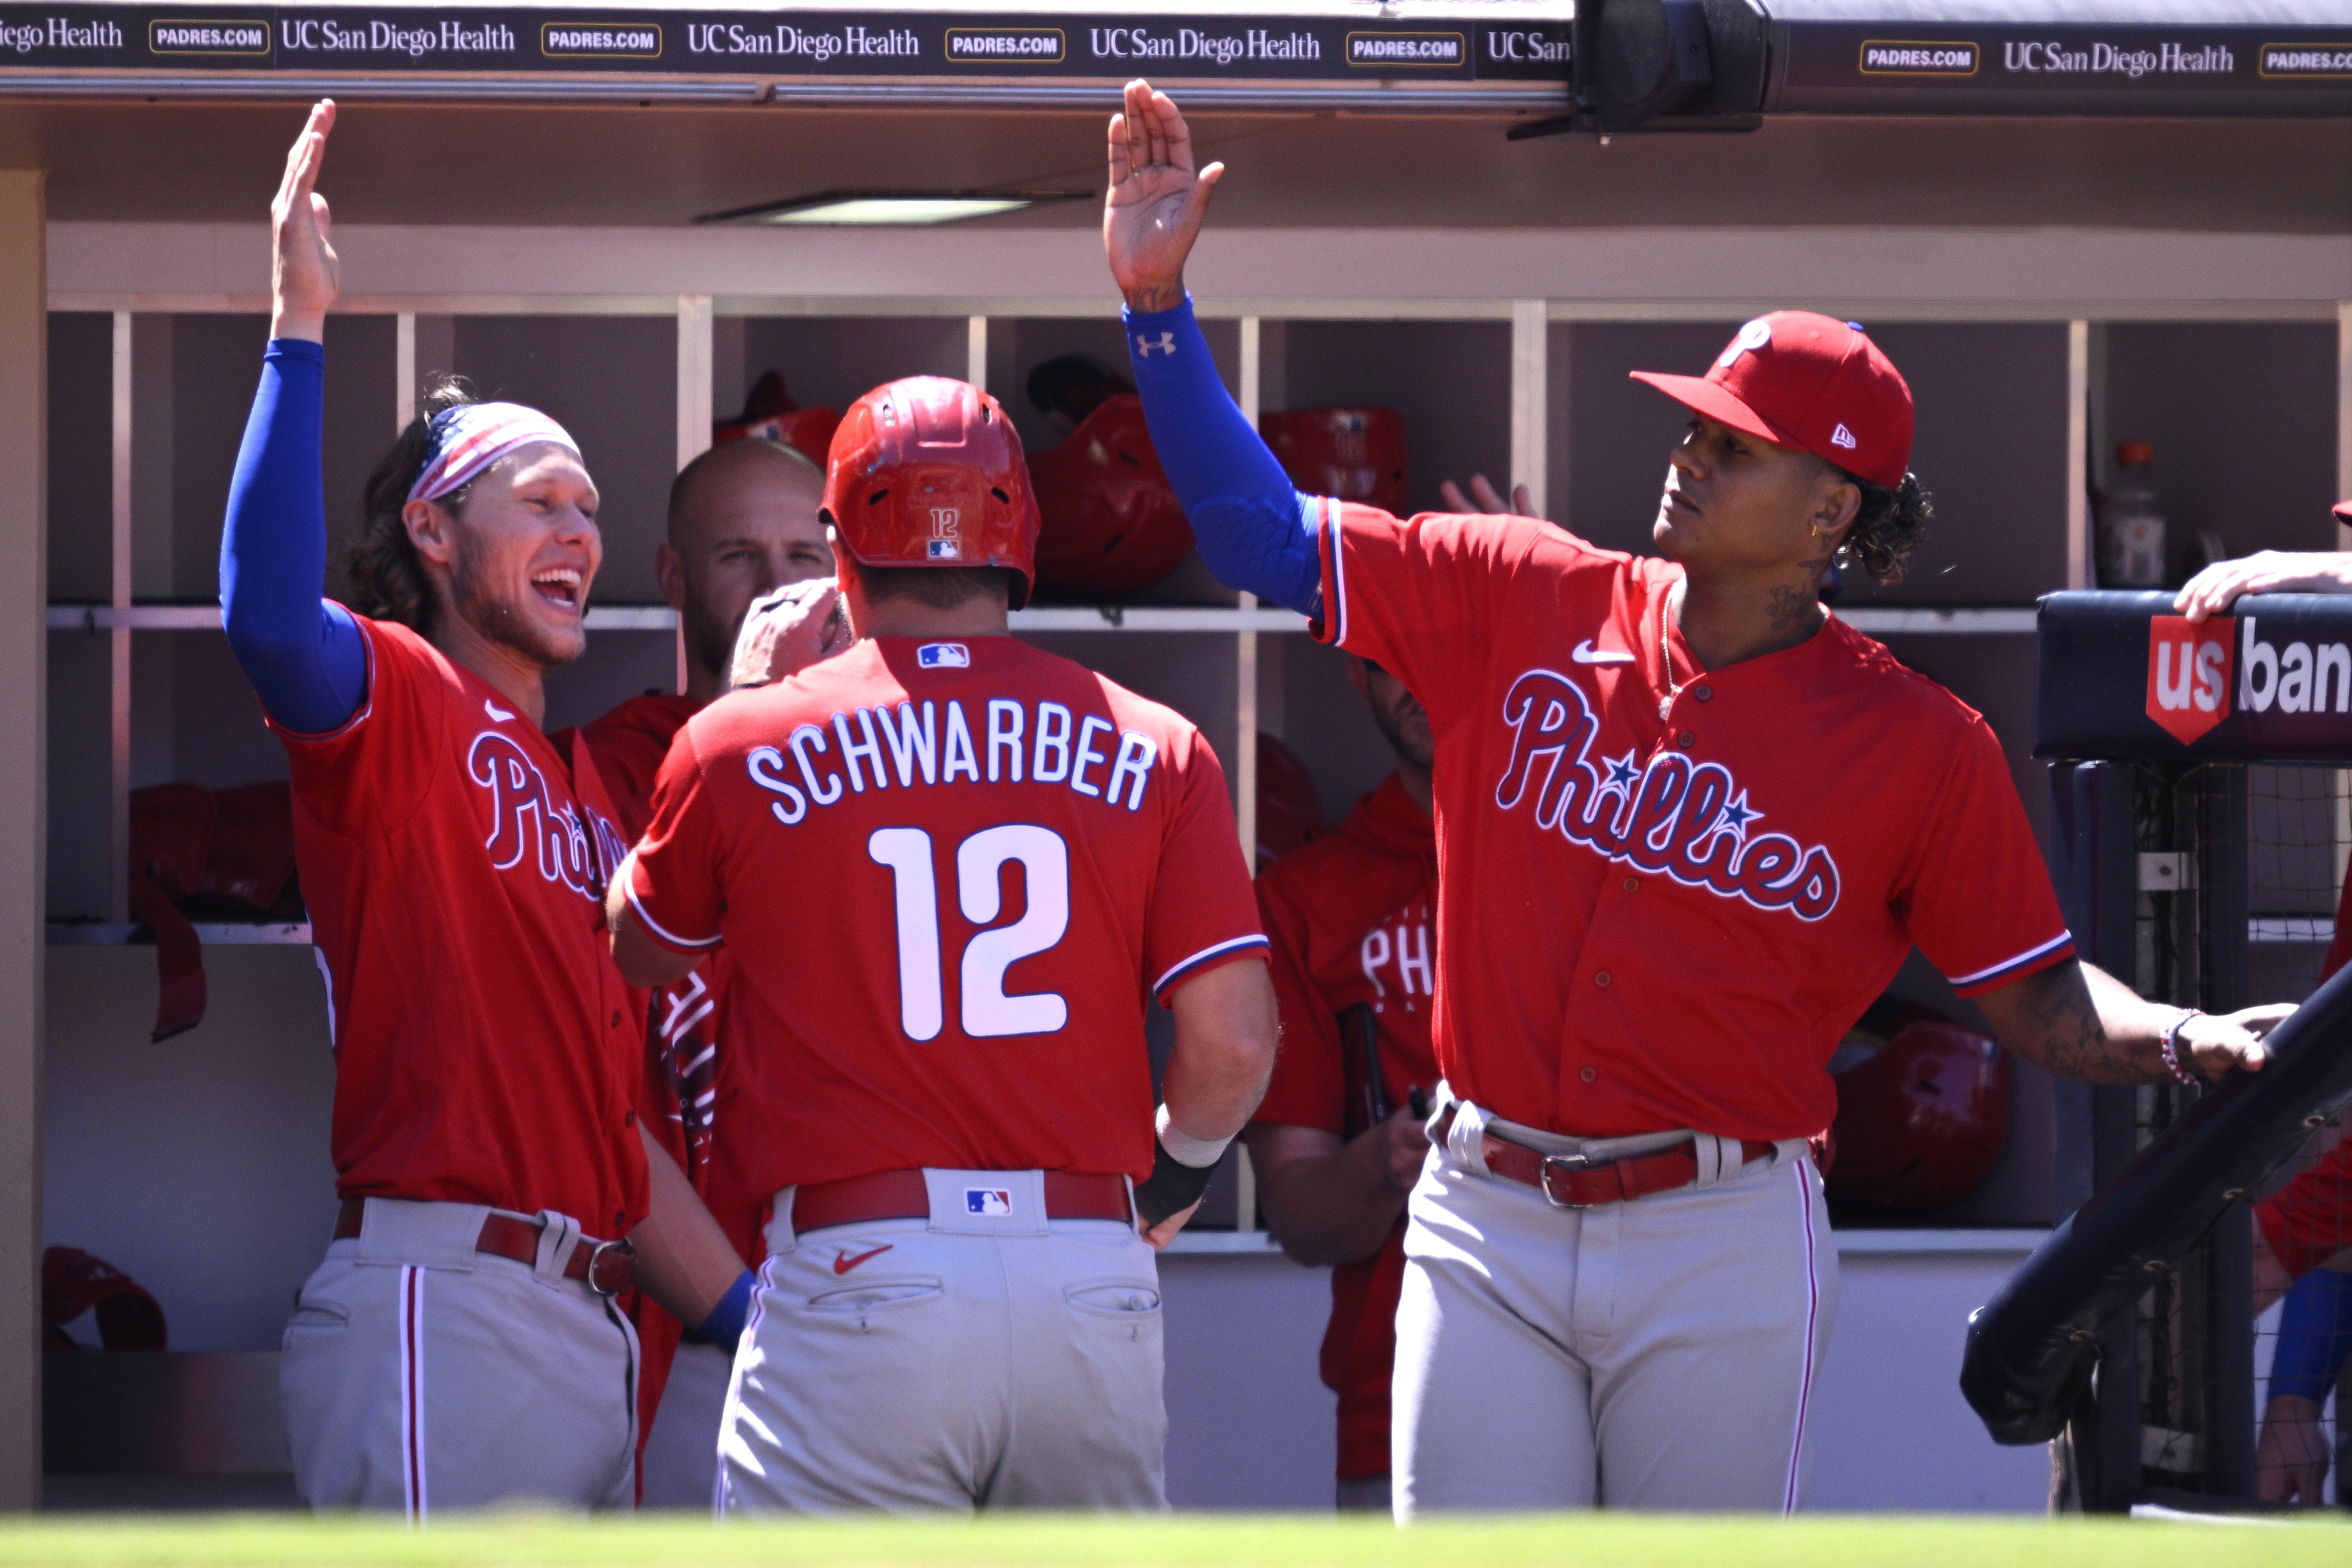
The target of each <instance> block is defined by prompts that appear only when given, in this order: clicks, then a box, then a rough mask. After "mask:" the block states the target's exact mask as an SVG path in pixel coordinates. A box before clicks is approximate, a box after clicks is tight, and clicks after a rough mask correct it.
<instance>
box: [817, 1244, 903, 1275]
mask: <svg viewBox="0 0 2352 1568" xmlns="http://www.w3.org/2000/svg"><path fill="white" fill-rule="evenodd" d="M897 1245H898V1243H897V1242H895V1241H885V1242H884V1243H882V1245H881V1246H879V1247H877V1248H874V1249H871V1250H869V1251H865V1252H860V1253H859V1254H858V1255H857V1256H856V1257H855V1258H853V1257H851V1256H850V1255H849V1254H848V1253H846V1252H841V1253H836V1254H835V1257H834V1260H833V1271H834V1272H835V1273H836V1274H846V1273H848V1272H849V1271H850V1270H852V1269H855V1268H856V1267H857V1266H858V1265H859V1264H860V1263H863V1262H865V1261H866V1260H867V1259H868V1258H871V1257H873V1256H875V1255H876V1254H877V1253H881V1252H887V1251H888V1250H890V1249H891V1248H893V1247H896V1246H897Z"/></svg>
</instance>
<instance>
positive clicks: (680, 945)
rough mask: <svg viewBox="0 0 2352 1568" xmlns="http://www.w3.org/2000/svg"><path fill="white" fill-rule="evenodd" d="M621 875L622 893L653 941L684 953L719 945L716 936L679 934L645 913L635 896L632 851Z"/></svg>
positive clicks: (642, 902)
mask: <svg viewBox="0 0 2352 1568" xmlns="http://www.w3.org/2000/svg"><path fill="white" fill-rule="evenodd" d="M621 875H622V882H621V892H622V894H623V895H624V896H625V897H626V898H627V899H628V901H629V907H630V908H631V909H633V910H635V911H636V915H637V918H638V919H639V920H641V921H643V922H645V927H646V935H647V936H651V937H652V938H653V939H654V940H655V941H656V942H658V943H660V944H661V945H662V946H665V947H668V948H671V949H673V950H675V951H677V952H684V953H699V952H702V951H704V950H705V949H707V948H711V947H716V946H719V937H718V936H678V935H677V933H676V932H674V931H670V930H667V929H666V928H665V927H664V926H663V925H662V923H661V922H660V921H658V920H656V919H655V918H654V917H653V916H652V915H648V914H646V905H645V901H644V900H643V899H640V898H639V897H638V896H637V876H636V861H635V854H634V852H632V855H631V858H630V861H629V863H628V864H626V865H625V866H623V867H622V868H621Z"/></svg>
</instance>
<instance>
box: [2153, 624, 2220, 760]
mask: <svg viewBox="0 0 2352 1568" xmlns="http://www.w3.org/2000/svg"><path fill="white" fill-rule="evenodd" d="M2237 627H2238V623H2237V618H2236V617H2235V616H2231V615H2216V616H2214V617H2213V618H2212V619H2211V620H2210V621H2203V622H2195V621H2191V620H2189V617H2187V616H2186V615H2156V616H2151V617H2149V618H2148V622H2147V716H2148V717H2150V718H2152V719H2154V720H2156V722H2157V723H2158V724H2159V725H2162V726H2163V727H2164V728H2165V729H2166V731H2167V732H2168V733H2169V734H2170V735H2171V737H2172V738H2173V739H2175V740H2177V741H2179V742H2180V744H2181V745H2183V746H2189V745H2193V744H2194V743H2195V742H2196V739H2197V737H2199V736H2200V735H2203V734H2204V733H2205V732H2206V731H2207V730H2209V729H2210V728H2212V727H2214V726H2215V725H2217V724H2219V723H2221V721H2222V720H2223V719H2225V718H2227V717H2229V716H2230V666H2231V649H2232V647H2233V645H2234V644H2235V643H2236V640H2237Z"/></svg>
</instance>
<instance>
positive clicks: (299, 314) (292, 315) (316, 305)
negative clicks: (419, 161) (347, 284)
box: [269, 99, 343, 342]
mask: <svg viewBox="0 0 2352 1568" xmlns="http://www.w3.org/2000/svg"><path fill="white" fill-rule="evenodd" d="M334 128H335V104H334V100H333V99H320V100H319V102H318V104H317V105H316V106H315V107H314V108H313V109H312V110H310V122H309V123H308V124H306V125H304V126H303V127H302V134H301V135H299V136H298V137H296V138H295V139H294V145H293V146H292V147H290V148H289V149H288V150H287V153H286V173H285V176H284V177H283V178H282V179H281V180H279V182H278V194H277V197H276V198H275V199H274V200H272V201H271V202H270V204H269V226H270V228H271V230H272V231H273V235H274V237H275V239H276V241H277V259H276V263H275V266H274V267H273V272H272V277H271V279H270V282H271V293H272V294H273V296H274V297H275V298H274V299H273V301H272V304H273V320H272V324H271V326H270V335H271V336H272V337H276V338H307V339H309V340H310V341H312V342H318V341H320V340H321V338H322V336H323V334H324V332H325V330H326V323H327V311H328V309H329V308H331V307H332V306H333V304H334V303H335V296H336V294H337V293H339V292H340V291H341V287H342V281H343V266H342V262H341V260H340V259H339V258H338V257H337V256H336V255H335V247H334V244H333V242H332V240H331V237H330V236H331V233H332V231H333V227H334V220H333V217H332V215H331V214H330V213H329V212H328V210H327V198H326V197H324V196H322V195H320V194H319V193H318V190H317V185H318V183H319V168H320V165H321V164H322V163H324V162H326V159H327V133H328V132H329V131H332V130H333V129H334Z"/></svg>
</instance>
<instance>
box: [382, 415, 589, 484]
mask: <svg viewBox="0 0 2352 1568" xmlns="http://www.w3.org/2000/svg"><path fill="white" fill-rule="evenodd" d="M430 428H431V430H432V433H433V448H432V455H430V456H429V457H427V458H426V459H425V471H424V472H423V473H421V474H419V475H417V476H416V483H415V484H414V485H411V486H409V487H408V498H409V499H410V500H412V501H437V500H439V499H441V497H444V496H447V495H452V494H454V493H456V492H457V491H458V490H461V489H463V488H465V487H466V486H467V485H470V484H472V483H473V482H474V481H475V480H476V479H477V478H478V477H480V476H481V475H482V473H483V471H484V470H486V469H488V467H489V466H490V465H491V464H493V463H496V462H497V461H498V460H499V458H501V457H504V456H505V455H507V454H508V453H509V452H512V451H514V450H515V449H516V448H517V447H519V446H529V445H531V444H533V443H535V442H541V441H547V442H552V443H553V444H556V445H558V446H561V447H562V448H563V450H565V451H566V452H569V453H570V454H572V456H574V457H577V456H579V455H580V447H579V444H577V443H576V442H574V441H573V440H572V437H571V435H570V434H567V433H566V432H565V430H564V428H563V427H562V425H560V424H558V423H555V421H553V420H551V419H550V418H548V417H547V415H545V414H543V413H540V412H539V410H537V409H535V408H525V407H523V405H522V404H520V403H519V402H471V403H465V404H461V405H460V406H458V407H457V408H452V409H444V410H443V411H442V412H441V413H437V414H435V415H434V416H433V423H432V425H431V427H430Z"/></svg>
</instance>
